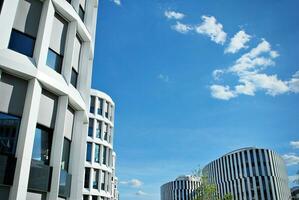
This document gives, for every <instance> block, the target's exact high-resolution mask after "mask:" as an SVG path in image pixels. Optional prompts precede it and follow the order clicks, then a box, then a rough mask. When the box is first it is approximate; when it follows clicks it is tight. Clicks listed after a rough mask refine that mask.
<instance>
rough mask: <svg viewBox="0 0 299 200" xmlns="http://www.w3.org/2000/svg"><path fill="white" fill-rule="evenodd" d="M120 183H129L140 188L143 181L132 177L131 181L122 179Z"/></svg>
mask: <svg viewBox="0 0 299 200" xmlns="http://www.w3.org/2000/svg"><path fill="white" fill-rule="evenodd" d="M119 183H120V184H123V185H129V186H131V187H134V188H139V187H140V186H141V185H142V184H143V183H142V182H141V181H140V180H138V179H131V180H129V181H120V182H119Z"/></svg>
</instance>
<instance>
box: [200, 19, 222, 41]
mask: <svg viewBox="0 0 299 200" xmlns="http://www.w3.org/2000/svg"><path fill="white" fill-rule="evenodd" d="M201 19H202V20H203V22H202V23H201V24H200V25H198V26H196V28H195V30H196V32H197V33H199V34H203V35H207V36H209V37H210V38H211V40H212V41H214V42H216V43H217V44H222V45H223V44H224V43H225V41H226V35H227V34H226V33H225V32H224V31H223V26H222V24H220V23H219V22H217V20H216V18H215V17H214V16H205V15H204V16H202V17H201Z"/></svg>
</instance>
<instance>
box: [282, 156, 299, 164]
mask: <svg viewBox="0 0 299 200" xmlns="http://www.w3.org/2000/svg"><path fill="white" fill-rule="evenodd" d="M282 158H283V159H284V161H285V163H286V165H287V166H291V165H298V164H299V156H297V155H296V154H294V153H289V154H284V155H283V156H282Z"/></svg>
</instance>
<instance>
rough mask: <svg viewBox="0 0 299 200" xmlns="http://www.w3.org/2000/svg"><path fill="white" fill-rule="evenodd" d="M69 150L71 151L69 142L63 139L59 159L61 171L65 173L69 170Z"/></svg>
mask: <svg viewBox="0 0 299 200" xmlns="http://www.w3.org/2000/svg"><path fill="white" fill-rule="evenodd" d="M70 149H71V141H69V140H68V139H66V138H64V140H63V151H62V159H61V169H63V170H65V171H68V168H69V158H70Z"/></svg>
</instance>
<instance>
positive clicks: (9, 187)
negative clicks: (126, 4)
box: [0, 0, 98, 200]
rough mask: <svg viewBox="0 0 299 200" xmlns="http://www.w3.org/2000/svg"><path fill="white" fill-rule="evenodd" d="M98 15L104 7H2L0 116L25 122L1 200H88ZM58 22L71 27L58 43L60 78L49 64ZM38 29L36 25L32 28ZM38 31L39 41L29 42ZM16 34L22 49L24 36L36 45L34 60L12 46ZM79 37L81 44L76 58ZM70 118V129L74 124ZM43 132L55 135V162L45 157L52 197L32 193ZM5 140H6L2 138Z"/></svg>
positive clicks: (55, 0) (78, 0) (7, 1)
mask: <svg viewBox="0 0 299 200" xmlns="http://www.w3.org/2000/svg"><path fill="white" fill-rule="evenodd" d="M35 4H38V5H39V6H40V8H41V9H40V10H38V12H39V13H40V15H39V16H38V18H35V17H32V16H34V15H36V14H37V13H38V12H36V10H34V9H39V8H36V7H35ZM83 4H84V18H82V17H81V18H80V16H79V14H78V13H79V10H80V9H81V8H80V5H81V7H82V5H83ZM97 8H98V0H86V2H85V1H84V0H69V1H66V0H4V1H3V5H2V8H0V27H2V30H1V31H0V114H1V116H2V115H3V116H4V115H11V116H14V117H16V118H17V119H19V120H20V125H19V127H18V132H17V133H16V134H17V142H16V143H17V145H16V150H15V152H14V153H13V154H12V155H11V156H12V157H14V158H15V159H16V164H15V170H14V173H13V174H14V176H13V177H14V178H13V180H12V183H11V184H2V183H0V193H1V194H2V191H4V190H5V191H4V192H3V193H5V195H6V196H7V197H3V196H2V197H3V198H1V199H3V200H8V199H9V200H35V199H45V200H56V199H71V200H81V199H82V188H83V183H84V176H83V175H84V162H85V151H86V134H87V130H88V110H89V97H90V85H91V73H92V63H93V56H94V55H93V52H94V39H95V28H96V19H97ZM81 10H82V9H81ZM33 11H34V12H33ZM56 15H59V16H60V17H61V18H62V19H63V21H65V22H66V23H67V26H65V27H66V33H65V38H54V39H56V42H57V41H60V40H63V41H62V42H63V43H64V46H63V47H61V51H63V56H62V61H61V66H60V67H61V70H60V71H59V72H57V71H55V70H53V69H52V68H51V67H49V66H48V64H47V62H48V59H49V48H50V47H51V45H52V41H51V37H53V33H54V32H55V31H56V27H54V26H55V25H54V21H55V17H56ZM82 19H83V21H82ZM22 22H24V24H22ZM35 23H37V25H38V26H37V27H32V26H33V25H32V24H35ZM33 28H34V31H33V32H36V35H34V37H32V35H30V34H31V33H30V31H31V29H33ZM53 30H54V31H53ZM13 32H14V33H18V34H20V35H21V37H19V36H18V37H19V38H17V39H19V41H18V42H17V43H16V44H15V45H17V46H18V47H16V48H21V49H22V48H27V46H26V45H27V43H26V41H24V43H23V42H20V41H21V38H22V37H23V36H24V37H26V38H25V39H27V38H31V40H33V41H34V42H33V52H32V56H28V55H25V54H23V53H21V52H20V51H16V50H15V49H14V48H15V47H13V48H12V47H11V44H12V43H13V42H14V41H12V40H13V39H14V38H13V36H12V33H13ZM27 32H28V33H27ZM31 32H32V31H31ZM57 32H58V30H57ZM28 35H29V36H28ZM76 37H79V38H80V40H81V41H80V42H81V43H80V44H81V46H80V51H79V55H78V57H77V58H76V56H75V52H76V48H75V43H76ZM64 39H65V40H64ZM54 41H55V40H54ZM62 42H61V44H62ZM61 44H58V45H61ZM74 62H78V66H77V68H76V74H77V77H76V78H77V79H76V85H75V86H74V85H73V84H72V83H71V79H72V77H71V76H72V70H73V69H72V68H74V64H73V63H74ZM55 64H56V63H55ZM23 93H24V95H23ZM49 105H50V106H49ZM16 107H17V108H16ZM16 109H17V111H16ZM69 113H71V117H70V119H71V122H68V120H69ZM68 125H70V127H68ZM37 126H42V127H43V128H45V129H46V130H49V132H51V141H50V142H49V144H50V147H49V149H50V151H49V152H48V153H49V155H48V156H49V158H46V159H48V160H49V163H48V164H46V168H47V169H48V170H49V172H50V174H51V175H50V176H49V177H50V178H49V187H48V189H46V191H44V190H38V189H35V188H34V186H32V187H31V186H30V187H31V188H28V187H29V185H30V183H31V181H30V179H32V178H38V177H32V176H33V175H32V174H33V171H31V169H32V167H33V165H32V160H33V159H34V158H33V156H32V155H33V153H34V148H35V139H36V138H35V137H36V129H37ZM0 134H3V132H1V131H0ZM1 139H2V140H5V139H7V138H3V137H2V136H1ZM65 139H67V141H69V143H70V149H69V154H68V157H69V158H68V163H69V164H68V168H67V169H66V170H65V171H66V173H67V175H68V176H67V177H71V178H70V179H67V180H70V183H69V185H68V187H70V188H69V189H70V193H69V194H68V195H66V196H64V195H61V194H62V193H61V192H60V190H61V187H60V185H61V184H64V183H65V181H63V180H62V178H61V177H62V175H63V174H62V173H61V172H62V170H61V168H62V164H63V163H62V158H63V147H64V141H65ZM0 153H1V152H0ZM42 153H44V152H42ZM31 172H32V173H31ZM40 181H41V183H42V180H40ZM33 182H34V181H33ZM42 184H43V183H42ZM45 184H46V185H47V183H45Z"/></svg>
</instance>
